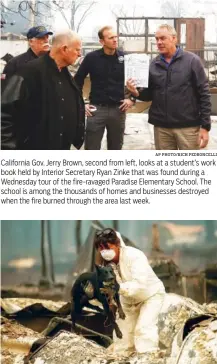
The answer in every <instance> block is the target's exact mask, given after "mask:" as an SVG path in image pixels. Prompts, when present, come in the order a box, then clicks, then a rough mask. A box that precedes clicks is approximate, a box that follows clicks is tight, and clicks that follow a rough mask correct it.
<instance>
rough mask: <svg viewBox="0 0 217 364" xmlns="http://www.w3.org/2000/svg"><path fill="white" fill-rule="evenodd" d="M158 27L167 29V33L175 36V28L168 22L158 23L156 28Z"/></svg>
mask: <svg viewBox="0 0 217 364" xmlns="http://www.w3.org/2000/svg"><path fill="white" fill-rule="evenodd" d="M158 29H167V31H168V33H170V34H171V35H173V36H174V37H177V32H176V30H175V28H174V27H172V26H171V25H169V24H161V25H159V27H158V28H157V30H158Z"/></svg>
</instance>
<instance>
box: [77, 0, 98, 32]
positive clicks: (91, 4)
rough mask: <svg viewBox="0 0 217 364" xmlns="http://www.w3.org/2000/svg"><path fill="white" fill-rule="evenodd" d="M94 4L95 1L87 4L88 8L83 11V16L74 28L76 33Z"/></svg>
mask: <svg viewBox="0 0 217 364" xmlns="http://www.w3.org/2000/svg"><path fill="white" fill-rule="evenodd" d="M95 4H96V2H95V1H92V2H91V3H90V4H89V7H88V8H87V9H86V10H85V11H84V13H83V15H82V16H81V18H80V20H79V22H78V24H77V26H76V31H77V32H78V31H79V30H80V27H81V25H82V24H83V22H84V20H85V19H86V18H87V16H88V15H90V11H91V9H92V8H93V6H94V5H95Z"/></svg>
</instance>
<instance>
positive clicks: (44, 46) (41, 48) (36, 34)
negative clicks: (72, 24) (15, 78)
mask: <svg viewBox="0 0 217 364" xmlns="http://www.w3.org/2000/svg"><path fill="white" fill-rule="evenodd" d="M52 34H53V33H52V32H49V31H48V30H47V29H46V28H45V27H44V26H37V27H33V28H31V29H29V31H28V33H27V35H26V36H27V39H28V43H29V49H28V51H27V52H25V53H22V54H19V56H16V57H13V58H12V59H11V60H10V61H9V62H8V63H7V64H6V66H5V68H4V70H3V75H5V78H6V79H7V78H9V77H10V76H12V75H14V74H15V73H16V72H17V71H18V70H19V69H20V68H21V67H23V66H24V65H25V63H27V62H29V61H32V60H33V59H36V58H38V57H39V56H41V55H43V54H45V53H47V52H48V51H49V50H50V45H49V42H48V39H49V35H52Z"/></svg>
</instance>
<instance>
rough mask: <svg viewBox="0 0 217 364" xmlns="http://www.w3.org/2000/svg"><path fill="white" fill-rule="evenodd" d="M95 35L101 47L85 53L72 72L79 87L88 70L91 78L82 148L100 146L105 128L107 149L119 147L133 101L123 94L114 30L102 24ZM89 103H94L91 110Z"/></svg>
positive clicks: (121, 66)
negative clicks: (93, 107)
mask: <svg viewBox="0 0 217 364" xmlns="http://www.w3.org/2000/svg"><path fill="white" fill-rule="evenodd" d="M98 35H99V41H100V43H101V44H102V48H101V49H99V50H96V51H93V52H90V53H88V54H87V55H86V57H85V58H84V60H83V62H82V63H81V65H80V67H79V69H78V71H77V73H76V75H75V81H76V82H77V84H78V86H79V87H80V89H81V90H82V88H83V85H84V80H85V77H86V76H87V75H88V74H89V75H90V82H91V91H90V105H89V104H87V105H86V115H87V126H86V136H85V149H94V150H96V149H100V147H101V141H102V138H103V134H104V131H105V129H106V130H107V145H108V149H121V148H122V145H123V136H124V129H125V119H126V111H127V110H128V109H129V108H130V107H131V106H132V105H133V104H134V101H132V100H130V98H129V97H126V95H125V88H124V53H123V52H121V51H119V50H118V49H117V47H118V42H117V33H116V32H115V31H114V30H113V28H112V27H110V26H105V27H103V28H102V29H100V31H99V32H98ZM128 96H129V95H128ZM91 104H92V105H93V106H95V107H96V110H95V111H94V112H93V113H92V112H91Z"/></svg>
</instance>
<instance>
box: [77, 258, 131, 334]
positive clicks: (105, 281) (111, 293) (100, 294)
mask: <svg viewBox="0 0 217 364" xmlns="http://www.w3.org/2000/svg"><path fill="white" fill-rule="evenodd" d="M118 291H119V284H118V282H117V281H116V277H115V273H114V271H113V269H112V267H111V266H109V265H107V266H105V267H104V266H97V265H96V271H95V272H87V273H83V274H81V275H80V276H79V277H78V278H77V279H76V281H75V283H74V285H73V287H72V291H71V297H72V306H71V319H72V330H73V331H76V330H75V324H76V319H77V317H78V316H79V315H81V314H82V309H83V308H84V307H88V308H92V309H94V310H97V311H98V312H101V313H102V314H103V315H105V316H106V321H107V320H109V321H110V322H111V323H112V324H113V326H114V330H115V333H116V335H117V337H118V338H120V339H121V338H122V333H121V331H120V329H119V327H118V325H117V323H116V321H115V320H116V311H117V310H118V313H119V316H120V318H121V319H125V314H124V312H123V309H122V306H121V303H120V297H119V293H118ZM93 299H97V300H98V301H99V302H100V303H101V304H102V306H103V309H101V308H100V307H98V306H95V305H92V304H91V303H90V302H89V301H90V300H93Z"/></svg>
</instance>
